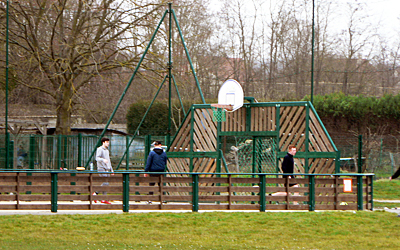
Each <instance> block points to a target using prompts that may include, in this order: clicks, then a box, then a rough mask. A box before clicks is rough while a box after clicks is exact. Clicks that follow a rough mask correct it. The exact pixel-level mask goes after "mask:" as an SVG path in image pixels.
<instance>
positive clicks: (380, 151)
mask: <svg viewBox="0 0 400 250" xmlns="http://www.w3.org/2000/svg"><path fill="white" fill-rule="evenodd" d="M382 147H383V139H382V138H381V147H380V150H379V165H378V166H379V167H381V163H382ZM392 166H393V164H392ZM392 171H393V167H392ZM392 175H393V173H392Z"/></svg>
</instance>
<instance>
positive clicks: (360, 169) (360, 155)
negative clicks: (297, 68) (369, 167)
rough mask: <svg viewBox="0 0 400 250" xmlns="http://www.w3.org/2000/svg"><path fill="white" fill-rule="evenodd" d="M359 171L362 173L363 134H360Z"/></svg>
mask: <svg viewBox="0 0 400 250" xmlns="http://www.w3.org/2000/svg"><path fill="white" fill-rule="evenodd" d="M358 173H359V174H361V173H362V135H359V136H358Z"/></svg>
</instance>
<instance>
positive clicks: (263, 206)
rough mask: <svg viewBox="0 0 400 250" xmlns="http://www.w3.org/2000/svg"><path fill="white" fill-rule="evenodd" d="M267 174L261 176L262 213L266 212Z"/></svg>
mask: <svg viewBox="0 0 400 250" xmlns="http://www.w3.org/2000/svg"><path fill="white" fill-rule="evenodd" d="M265 181H266V180H265V174H262V175H260V184H259V185H260V212H265V203H266V200H265V193H266V187H265V186H266V183H265Z"/></svg>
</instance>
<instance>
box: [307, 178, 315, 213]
mask: <svg viewBox="0 0 400 250" xmlns="http://www.w3.org/2000/svg"><path fill="white" fill-rule="evenodd" d="M308 184H309V189H310V192H309V194H308V210H309V211H315V175H309V176H308Z"/></svg>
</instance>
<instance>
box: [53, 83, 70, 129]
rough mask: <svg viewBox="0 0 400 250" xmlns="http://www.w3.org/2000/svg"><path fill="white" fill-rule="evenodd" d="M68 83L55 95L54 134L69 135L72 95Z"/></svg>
mask: <svg viewBox="0 0 400 250" xmlns="http://www.w3.org/2000/svg"><path fill="white" fill-rule="evenodd" d="M70 86H71V85H70V83H64V84H63V85H62V87H61V89H60V90H59V93H58V95H57V123H56V134H62V135H70V134H71V116H72V94H73V91H72V89H71V87H70Z"/></svg>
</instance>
